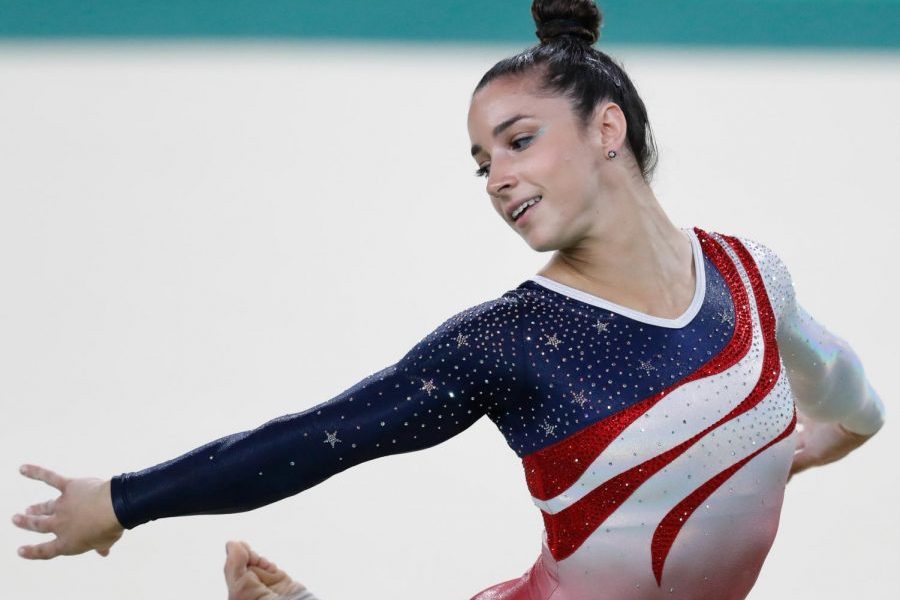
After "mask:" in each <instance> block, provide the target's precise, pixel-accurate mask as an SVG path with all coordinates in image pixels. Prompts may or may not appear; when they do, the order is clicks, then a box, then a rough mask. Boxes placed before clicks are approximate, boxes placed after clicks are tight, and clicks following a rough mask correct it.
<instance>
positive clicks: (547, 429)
mask: <svg viewBox="0 0 900 600" xmlns="http://www.w3.org/2000/svg"><path fill="white" fill-rule="evenodd" d="M541 429H543V430H544V435H545V436H547V437H550V436H551V435H553V432H554V431H556V425H553V424H551V423H548V422H547V419H544V422H543V423H541Z"/></svg>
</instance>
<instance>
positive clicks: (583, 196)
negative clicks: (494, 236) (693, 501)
mask: <svg viewBox="0 0 900 600" xmlns="http://www.w3.org/2000/svg"><path fill="white" fill-rule="evenodd" d="M536 90H537V88H536V86H535V80H534V79H533V76H529V75H525V76H520V77H517V78H504V79H499V80H495V81H493V82H491V83H489V84H488V85H487V86H485V87H484V88H483V89H481V90H479V91H478V92H477V93H476V94H475V95H474V96H473V98H472V102H471V105H470V108H469V115H468V129H469V135H470V138H471V142H472V145H473V149H474V150H475V152H474V159H475V161H476V163H477V164H478V166H479V168H481V169H485V170H486V171H489V172H488V173H487V179H486V190H487V193H488V196H489V198H490V201H491V203H492V205H493V207H494V209H495V210H496V211H497V213H498V214H499V215H500V217H501V218H502V219H503V220H504V221H505V222H506V223H507V224H508V225H509V226H510V227H511V228H512V229H513V230H514V231H516V233H517V234H518V235H519V236H521V237H522V239H523V240H524V241H525V242H526V243H527V244H528V245H529V246H530V247H531V248H533V249H534V250H536V251H539V252H548V251H552V252H553V255H552V256H551V258H550V260H549V262H548V263H547V264H546V265H545V266H544V267H543V268H542V269H541V270H540V271H539V274H541V275H543V276H545V277H548V278H550V279H553V280H555V281H558V282H560V283H563V284H565V285H568V286H571V287H574V288H577V289H580V290H582V291H585V292H588V293H590V294H593V295H595V296H599V297H602V298H605V299H607V300H610V301H612V302H615V303H617V304H619V305H622V306H626V307H628V308H631V309H633V310H637V311H640V312H643V313H645V314H648V315H653V316H658V317H663V318H676V317H678V316H680V315H681V314H683V313H684V311H685V310H686V309H687V307H688V306H689V305H690V303H691V301H692V299H693V293H694V288H695V282H696V273H694V270H693V260H692V249H691V243H690V239H689V238H688V237H687V235H686V234H685V233H684V232H682V231H681V230H680V229H678V228H677V227H676V226H675V225H673V224H672V222H671V221H670V220H669V218H668V217H667V216H666V214H665V212H664V211H663V209H662V207H661V206H660V204H659V202H658V200H657V199H656V196H655V195H654V193H653V191H652V190H651V189H650V186H649V185H648V184H647V183H646V182H645V181H644V179H643V177H642V176H641V173H640V169H639V168H638V166H637V162H636V161H635V159H634V156H632V155H631V153H630V151H629V149H628V146H627V144H626V143H625V139H626V137H625V135H626V131H627V123H626V121H625V117H624V114H623V112H622V110H621V108H620V107H619V106H618V105H617V104H615V103H614V102H602V103H601V104H600V105H599V106H598V107H597V108H596V109H595V111H594V113H593V115H592V117H591V119H590V121H589V123H588V124H587V126H586V127H582V126H581V124H580V123H579V121H578V119H577V117H576V115H575V113H574V112H573V110H572V107H571V104H570V101H569V100H568V99H566V98H563V97H558V96H547V95H544V94H540V93H537V91H536ZM517 115H528V118H525V119H519V120H517V121H515V122H514V123H512V124H511V125H509V126H508V127H507V128H505V129H504V130H503V131H502V132H498V133H497V134H496V135H495V133H494V130H495V129H496V128H497V127H498V126H499V125H501V124H503V123H504V122H506V121H508V120H510V119H511V118H512V117H515V116H517ZM609 150H615V151H616V152H617V153H618V156H616V157H615V158H614V159H611V160H610V159H608V158H607V152H608V151H609ZM535 195H541V196H543V199H542V200H541V202H540V203H538V204H537V205H535V206H533V207H532V208H530V209H529V210H528V213H530V214H526V216H527V217H528V218H527V220H524V221H522V223H514V222H513V221H512V220H511V218H510V217H509V216H508V211H511V210H512V208H513V207H515V206H518V205H519V204H521V202H522V201H524V200H527V199H528V198H531V197H533V196H535ZM798 423H799V425H800V427H798V430H799V431H798V434H799V435H798V450H797V453H796V455H795V458H794V462H793V465H792V467H791V475H793V474H794V473H798V472H801V471H803V470H805V469H808V468H810V467H813V466H820V465H825V464H828V463H830V462H834V461H836V460H838V459H840V458H842V457H844V456H846V455H847V454H848V453H849V452H851V451H852V450H854V449H855V448H857V447H859V446H860V445H862V444H863V443H864V442H865V441H866V440H867V439H869V437H871V436H862V435H859V434H855V433H851V432H848V431H847V430H845V429H843V428H842V427H841V426H840V425H838V424H836V423H824V422H819V421H813V420H811V419H809V418H808V417H807V416H806V415H803V414H802V413H798ZM22 474H23V475H25V476H26V477H29V478H31V479H37V480H40V481H44V482H46V483H48V484H49V485H51V486H53V487H54V488H56V489H57V490H59V492H60V496H59V497H58V498H55V499H52V500H48V501H47V502H43V503H40V504H35V505H33V506H31V507H29V508H28V509H27V510H26V511H25V514H17V515H15V516H14V517H13V522H14V523H15V524H16V525H17V526H18V527H20V528H22V529H26V530H30V531H36V532H39V533H50V534H55V535H56V538H55V539H53V540H51V541H47V542H44V543H41V544H37V545H26V546H23V547H22V548H20V555H21V556H23V557H24V558H28V559H49V558H54V557H56V556H60V555H71V554H80V553H83V552H87V551H90V550H95V551H97V552H98V553H99V554H101V555H103V556H106V555H107V554H108V553H109V549H110V547H111V546H112V545H113V544H115V543H116V542H117V541H118V540H119V538H120V537H121V536H122V533H123V529H122V526H121V525H120V524H119V522H118V520H117V519H116V517H115V513H114V512H113V508H112V501H111V497H110V491H109V486H110V481H109V480H100V479H90V478H82V479H68V478H65V477H63V476H61V475H58V474H56V473H53V472H52V471H50V470H48V469H44V468H42V467H38V466H35V465H25V466H24V467H23V468H22ZM234 544H236V543H230V544H229V559H228V560H229V562H227V563H226V569H225V571H226V582H227V583H228V585H229V591H230V593H237V592H238V591H240V590H244V591H247V593H249V594H253V593H259V594H261V595H257V596H252V595H250V596H241V595H232V596H230V599H231V600H274V599H276V598H279V597H280V596H279V594H281V593H282V592H280V591H278V590H276V589H274V588H273V587H272V586H271V585H269V583H273V582H274V581H275V580H274V579H272V577H274V576H275V574H277V573H279V571H278V570H277V569H276V570H275V571H274V572H273V571H271V570H270V569H269V568H267V567H266V566H263V562H261V561H262V560H264V559H261V557H258V555H255V553H252V551H251V550H250V549H249V547H248V546H246V545H245V544H243V545H241V547H240V548H239V547H237V546H234ZM254 556H257V557H258V558H259V559H260V560H259V561H257V562H256V563H254V560H255V559H254ZM265 564H266V565H270V563H268V561H266V562H265ZM270 566H271V567H274V565H270ZM280 573H283V572H280ZM270 575H271V576H272V577H270ZM254 577H255V579H254ZM284 577H287V575H286V574H284ZM266 578H269V583H267V579H266ZM257 581H258V583H259V585H257ZM277 581H284V579H282V578H281V577H280V575H279V576H278V579H277ZM287 581H290V578H289V577H287ZM293 583H294V582H291V584H293ZM296 585H299V584H296ZM259 586H262V587H259ZM266 586H268V591H267V590H266V589H263V588H266ZM266 594H269V595H266ZM272 594H274V595H272Z"/></svg>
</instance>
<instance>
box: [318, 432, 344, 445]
mask: <svg viewBox="0 0 900 600" xmlns="http://www.w3.org/2000/svg"><path fill="white" fill-rule="evenodd" d="M340 441H341V440H339V439H338V437H337V429H335V430H334V433H328V432H327V431H326V432H325V440H324V441H323V442H322V443H323V444H331V447H332V448H334V445H335V444H337V443H338V442H340Z"/></svg>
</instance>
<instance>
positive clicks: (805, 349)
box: [777, 289, 885, 475]
mask: <svg viewBox="0 0 900 600" xmlns="http://www.w3.org/2000/svg"><path fill="white" fill-rule="evenodd" d="M790 291H791V292H792V291H793V289H791V290H790ZM785 300H786V301H785V304H784V306H783V309H782V312H781V315H780V316H779V319H778V330H777V339H778V347H779V350H780V353H781V357H782V360H783V361H784V365H785V368H786V371H787V376H788V380H789V381H790V384H791V389H792V391H793V393H794V397H795V398H796V401H797V434H798V443H797V451H796V454H795V455H794V462H793V464H792V466H791V475H793V474H794V473H799V472H800V471H803V470H805V469H808V468H810V467H815V466H821V465H825V464H828V463H831V462H834V461H836V460H838V459H840V458H843V457H844V456H846V455H847V454H849V453H850V452H851V451H853V450H855V449H856V448H858V447H859V446H861V445H862V444H863V443H865V442H866V441H867V440H868V439H869V438H871V437H872V436H873V435H874V434H875V433H876V432H877V431H878V430H879V429H880V428H881V427H882V425H883V424H884V412H885V411H884V404H883V403H882V401H881V398H880V397H879V396H878V394H877V393H876V392H875V390H874V389H873V388H872V385H871V384H870V383H869V381H868V380H867V379H866V376H865V372H864V370H863V366H862V363H861V362H860V360H859V357H858V356H857V354H856V353H855V352H854V351H853V349H852V348H851V347H850V345H849V344H847V342H846V341H844V340H843V339H841V338H839V337H838V336H836V335H834V334H833V333H831V332H830V331H828V330H827V329H826V328H825V327H824V326H822V324H821V323H819V322H818V321H816V320H815V319H814V318H813V317H812V316H811V315H810V314H809V313H808V312H806V311H805V310H804V309H803V307H802V306H800V305H799V304H797V302H796V300H795V298H794V296H793V294H792V293H791V294H788V297H787V298H785Z"/></svg>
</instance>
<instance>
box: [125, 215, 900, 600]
mask: <svg viewBox="0 0 900 600" xmlns="http://www.w3.org/2000/svg"><path fill="white" fill-rule="evenodd" d="M690 234H691V237H692V244H693V246H694V252H695V256H694V258H695V267H696V269H699V271H698V272H697V276H698V280H697V281H698V286H697V291H696V295H695V298H694V302H693V303H692V307H693V310H695V311H696V313H695V314H694V313H691V312H690V311H689V312H688V313H686V316H687V317H688V318H685V319H681V320H665V319H660V318H657V317H652V316H650V315H641V314H640V313H636V312H635V311H632V310H621V311H620V310H616V309H615V308H610V306H611V304H610V303H608V302H605V301H603V299H600V298H596V297H591V296H590V295H589V294H586V293H584V292H578V291H575V290H573V291H571V292H567V291H566V289H565V286H560V285H550V286H549V287H548V285H547V284H546V283H547V282H545V284H542V283H541V280H540V279H534V280H528V281H525V282H523V283H522V284H520V285H519V286H518V287H517V288H515V289H513V290H510V291H508V292H506V293H504V294H503V295H502V296H501V297H499V298H497V299H495V300H491V301H489V302H485V303H483V304H480V305H478V306H474V307H472V308H469V309H467V310H464V311H462V312H460V313H458V314H457V315H454V316H453V317H451V318H450V319H448V320H447V321H445V322H444V323H442V324H441V325H440V326H438V327H437V328H436V329H435V330H434V331H432V332H431V333H429V334H428V335H427V336H426V337H425V338H423V339H422V341H421V342H419V343H418V344H416V346H415V347H413V348H412V349H411V350H410V351H409V352H408V353H407V354H406V355H405V356H403V357H402V358H401V359H400V360H399V361H398V362H397V363H395V364H394V365H391V366H389V367H387V368H385V369H382V370H381V371H378V372H376V373H374V374H373V375H370V376H369V377H367V378H365V379H363V380H362V381H360V382H359V383H357V384H356V385H354V386H352V387H350V388H349V389H347V390H346V391H344V392H342V393H341V394H339V395H337V396H336V397H334V398H332V399H331V400H329V401H327V402H324V403H322V404H319V405H318V406H315V407H313V408H311V409H309V410H306V411H303V412H300V413H296V414H292V415H286V416H283V417H280V418H277V419H274V420H272V421H269V422H267V423H265V424H263V425H261V426H260V427H258V428H256V429H254V430H251V431H246V432H241V433H237V434H234V435H230V436H227V437H224V438H221V439H219V440H215V441H213V442H210V443H208V444H206V445H204V446H201V447H199V448H196V449H195V450H192V451H190V452H188V453H186V454H184V455H183V456H180V457H178V458H175V459H173V460H171V461H168V462H166V463H163V464H160V465H157V466H155V467H151V468H149V469H145V470H143V471H138V472H134V473H125V474H122V475H120V476H117V477H114V478H113V481H112V494H113V506H114V509H115V511H116V515H117V516H118V518H119V520H120V521H121V522H122V524H123V525H125V526H126V527H128V528H131V527H135V526H137V525H139V524H141V523H145V522H147V521H149V520H153V519H158V518H162V517H169V516H177V515H189V514H207V513H227V512H238V511H244V510H250V509H253V508H256V507H258V506H262V505H265V504H268V503H271V502H274V501H276V500H279V499H281V498H284V497H287V496H290V495H293V494H296V493H298V492H300V491H302V490H305V489H308V488H309V487H311V486H314V485H317V484H318V483H320V482H322V481H324V480H325V479H327V478H328V477H331V476H333V475H334V474H336V473H339V472H341V471H343V470H344V469H347V468H349V467H352V466H354V465H357V464H360V463H362V462H365V461H368V460H373V459H375V458H378V457H381V456H385V455H389V454H396V453H400V452H410V451H414V450H420V449H423V448H428V447H430V446H433V445H435V444H438V443H441V442H442V441H444V440H446V439H449V438H450V437H452V436H454V435H456V434H458V433H460V432H461V431H463V430H464V429H466V428H467V427H469V426H470V425H472V424H473V423H474V422H475V421H477V420H478V419H479V418H481V417H482V416H485V415H486V416H487V417H488V418H490V419H491V420H492V421H493V422H494V423H495V425H496V426H497V428H498V430H499V431H500V432H501V434H502V435H503V436H504V437H505V439H506V442H507V444H508V445H509V447H510V448H511V449H512V450H513V451H514V452H515V453H516V454H517V455H518V456H519V457H520V458H521V459H522V465H523V469H524V474H525V479H526V482H527V484H528V489H529V491H530V493H531V495H532V499H533V501H534V502H535V505H536V506H537V507H538V509H539V510H540V511H541V514H542V516H543V519H544V525H545V531H544V535H543V540H542V552H541V555H540V556H539V557H538V559H537V561H536V562H535V564H534V565H533V566H532V567H531V569H529V570H528V571H527V572H525V573H524V574H523V575H522V576H521V577H520V578H518V579H513V580H510V581H507V582H505V583H502V584H499V585H497V586H493V587H491V588H489V589H487V590H484V591H483V592H482V593H480V594H478V595H477V596H476V598H477V599H478V600H498V599H504V600H510V599H514V600H519V599H526V598H527V599H529V600H550V599H552V600H574V599H584V600H598V599H605V598H609V599H615V600H623V599H629V598H634V599H642V600H643V599H649V598H657V597H659V598H662V597H665V598H700V597H703V598H716V599H729V598H743V597H745V596H746V594H747V593H748V591H749V589H750V588H751V587H752V585H753V582H754V581H755V579H756V576H757V575H758V572H759V569H760V568H761V566H762V562H763V560H764V558H765V556H766V554H767V553H768V550H769V548H770V547H771V543H772V540H773V539H774V536H775V531H776V530H777V524H778V517H779V515H780V508H781V502H782V499H783V492H784V484H785V481H786V479H787V473H788V469H789V467H790V464H791V459H792V456H793V451H794V436H793V435H792V433H793V431H794V426H795V423H796V414H795V404H794V400H795V397H794V395H793V394H792V391H791V386H790V385H789V383H788V379H787V375H786V373H787V372H788V371H791V372H794V373H796V374H798V376H802V377H805V378H807V379H809V378H810V377H812V378H813V379H815V377H825V378H827V377H828V376H829V373H830V372H825V371H822V370H821V369H819V370H816V369H817V367H811V366H809V365H807V364H805V361H808V358H809V357H810V356H818V354H815V353H810V352H809V351H807V350H806V348H808V346H809V344H810V343H813V342H811V340H813V338H812V337H810V335H808V334H807V333H808V329H809V328H808V327H807V328H806V329H803V328H802V327H798V326H797V324H796V322H795V321H796V315H799V314H800V312H799V309H798V308H797V307H796V302H795V299H794V291H793V286H792V284H791V282H790V276H789V274H788V272H787V270H786V268H784V265H783V263H782V262H781V261H780V260H779V259H777V256H775V255H774V253H772V252H771V251H770V250H769V249H768V248H766V247H765V246H762V245H761V244H757V243H755V242H752V241H749V240H742V239H739V238H734V237H728V236H721V235H719V234H714V233H706V232H704V231H702V230H700V229H698V228H695V229H694V230H692V231H691V232H690ZM701 281H702V282H703V284H702V285H700V283H701ZM551 288H552V289H551ZM613 306H614V305H613ZM782 330H784V331H788V332H796V331H800V332H801V333H797V334H795V335H792V336H788V337H789V338H790V340H791V341H790V347H791V355H790V358H791V360H789V361H788V362H787V363H785V362H783V361H782V358H783V357H782V356H781V354H780V352H779V343H780V341H781V337H782V334H781V331H782ZM785 335H787V334H785ZM829 339H830V338H826V337H824V336H822V335H819V336H818V337H815V340H814V341H815V343H818V344H822V345H823V348H827V347H829V346H828V343H829V342H828V340H829ZM844 355H846V356H849V354H847V353H846V352H845V353H844ZM854 356H855V355H854ZM858 372H859V374H860V376H861V373H862V371H861V369H859V370H858ZM862 381H863V382H864V383H865V380H864V378H863V379H862ZM854 385H855V386H856V387H854V388H853V390H855V391H854V393H855V394H856V396H855V397H853V398H849V399H848V398H844V400H843V401H839V400H832V399H830V398H829V399H828V401H829V402H830V403H833V404H835V405H839V406H841V407H843V409H842V410H843V413H842V415H843V417H842V418H847V419H848V422H853V423H854V424H855V425H856V426H858V427H869V428H871V427H873V426H874V425H873V424H872V419H876V420H877V419H878V418H882V417H883V410H881V411H879V408H878V407H879V406H880V405H879V404H878V403H877V402H875V400H872V396H866V394H867V393H868V392H867V390H870V389H871V386H868V385H867V384H865V385H859V382H856V384H854ZM804 397H805V398H808V397H809V396H808V395H805V396H804ZM875 398H876V399H877V396H876V397H875ZM842 402H843V404H842ZM848 406H849V408H847V407H848ZM873 406H874V407H875V408H872V407H873ZM823 410H824V409H823ZM867 411H868V412H867ZM838 412H840V411H838ZM864 414H868V415H870V417H868V418H869V421H865V417H864V416H860V415H864ZM854 419H855V421H854ZM863 421H865V422H863ZM860 423H862V424H860Z"/></svg>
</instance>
